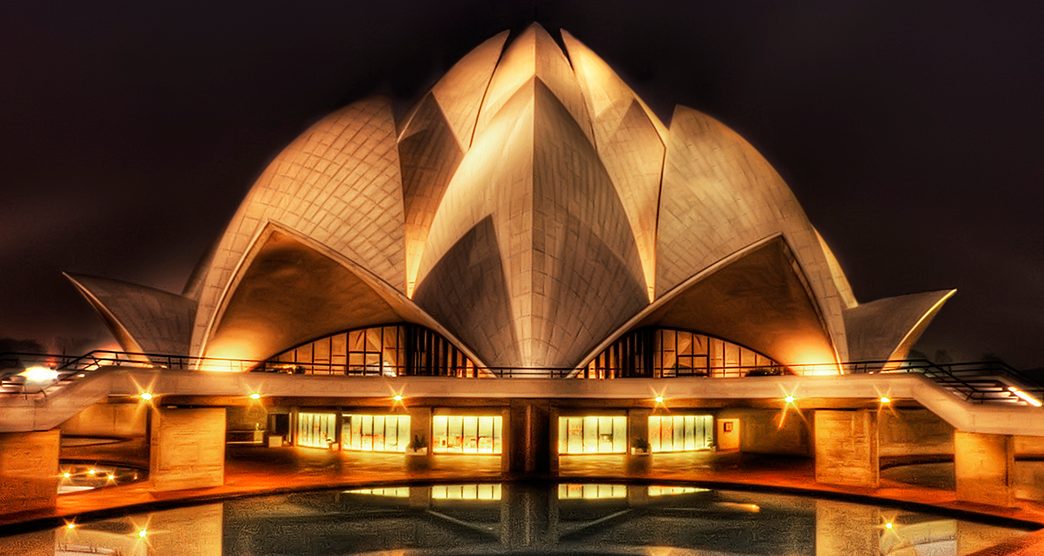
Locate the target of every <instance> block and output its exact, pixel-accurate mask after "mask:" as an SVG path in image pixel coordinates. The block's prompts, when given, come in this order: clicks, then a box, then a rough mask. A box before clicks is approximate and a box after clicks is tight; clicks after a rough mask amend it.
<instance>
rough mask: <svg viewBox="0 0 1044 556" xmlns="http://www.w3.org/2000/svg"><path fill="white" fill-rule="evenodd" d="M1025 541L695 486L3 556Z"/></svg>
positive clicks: (381, 491) (178, 513)
mask: <svg viewBox="0 0 1044 556" xmlns="http://www.w3.org/2000/svg"><path fill="white" fill-rule="evenodd" d="M1023 534H1025V531H1023V530H1020V529H1015V528H1006V527H999V526H995V525H987V524H983V523H977V522H972V521H966V520H960V519H954V518H951V517H943V516H938V515H930V514H924V513H918V512H911V511H906V510H900V509H895V508H888V507H879V506H871V505H863V504H854V503H848V502H838V501H833V500H822V499H816V498H807V497H800V496H790V495H781V494H769V493H761V492H745V491H731V490H710V489H706V488H701V487H698V486H695V485H634V484H629V485H625V484H591V483H503V484H500V483H480V484H437V485H433V486H421V487H418V486H381V487H374V488H361V489H349V490H327V491H315V492H301V493H294V494H285V495H278V496H260V497H251V498H241V499H236V500H229V501H226V502H218V503H210V504H204V505H196V506H188V507H183V508H177V509H172V510H162V511H155V512H151V513H140V514H132V515H127V516H125V517H119V518H113V519H105V520H97V521H81V522H68V523H67V524H66V526H64V527H59V528H56V529H52V530H45V531H37V532H32V533H23V534H19V535H14V536H8V537H4V538H0V553H3V554H8V553H10V554H68V555H71V554H120V555H132V554H141V555H144V554H177V555H189V554H357V553H378V554H395V555H400V554H410V555H413V554H486V553H563V554H647V555H659V554H664V555H666V554H766V555H768V554H771V555H786V554H824V555H835V554H843V555H857V554H931V555H936V554H938V555H943V554H970V553H972V552H976V551H978V550H982V549H985V548H989V547H991V546H994V545H996V544H998V543H1001V542H1005V541H1008V540H1011V539H1014V538H1016V537H1018V536H1020V535H1023Z"/></svg>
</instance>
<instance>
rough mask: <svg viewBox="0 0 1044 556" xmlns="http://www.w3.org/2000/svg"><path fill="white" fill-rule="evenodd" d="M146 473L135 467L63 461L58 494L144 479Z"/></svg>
mask: <svg viewBox="0 0 1044 556" xmlns="http://www.w3.org/2000/svg"><path fill="white" fill-rule="evenodd" d="M145 477H146V473H145V472H144V471H142V470H139V469H135V468H133V467H124V466H118V465H106V464H93V463H63V464H62V465H61V467H60V469H59V471H58V494H69V493H71V492H83V491H85V490H94V489H96V488H105V487H112V486H119V485H125V484H127V483H133V482H137V481H140V480H143V479H144V478H145Z"/></svg>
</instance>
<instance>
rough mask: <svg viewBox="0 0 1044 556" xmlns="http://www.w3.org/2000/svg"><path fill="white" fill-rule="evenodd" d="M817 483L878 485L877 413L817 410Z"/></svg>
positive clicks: (815, 432) (879, 479)
mask: <svg viewBox="0 0 1044 556" xmlns="http://www.w3.org/2000/svg"><path fill="white" fill-rule="evenodd" d="M815 414H816V415H815V427H814V432H813V436H814V444H815V458H816V464H815V465H816V482H819V483H827V484H834V485H846V486H856V487H866V488H877V487H878V486H879V485H880V482H881V466H880V456H879V451H878V429H877V413H876V412H875V411H870V410H865V409H863V410H857V411H835V410H816V412H815Z"/></svg>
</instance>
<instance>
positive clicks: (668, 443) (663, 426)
mask: <svg viewBox="0 0 1044 556" xmlns="http://www.w3.org/2000/svg"><path fill="white" fill-rule="evenodd" d="M713 441H714V417H712V416H710V415H670V416H650V417H649V449H650V450H651V451H653V452H686V451H695V450H706V449H709V448H710V446H711V443H712V442H713Z"/></svg>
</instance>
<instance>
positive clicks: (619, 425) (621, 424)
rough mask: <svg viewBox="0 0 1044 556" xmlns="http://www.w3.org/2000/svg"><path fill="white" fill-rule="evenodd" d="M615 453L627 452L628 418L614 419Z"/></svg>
mask: <svg viewBox="0 0 1044 556" xmlns="http://www.w3.org/2000/svg"><path fill="white" fill-rule="evenodd" d="M613 451H614V452H617V453H626V452H627V417H624V416H622V415H621V416H619V417H613Z"/></svg>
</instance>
